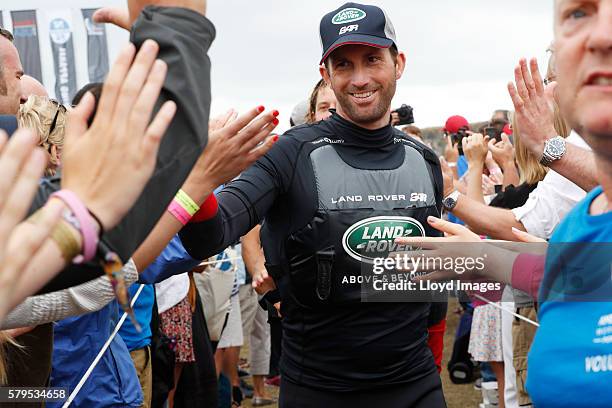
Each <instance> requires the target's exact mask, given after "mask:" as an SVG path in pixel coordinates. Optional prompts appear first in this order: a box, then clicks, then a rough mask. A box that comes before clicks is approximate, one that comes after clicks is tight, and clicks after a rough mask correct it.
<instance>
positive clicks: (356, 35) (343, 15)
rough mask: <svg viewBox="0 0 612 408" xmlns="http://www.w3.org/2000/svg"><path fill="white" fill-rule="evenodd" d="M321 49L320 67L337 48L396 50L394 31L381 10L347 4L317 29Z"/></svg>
mask: <svg viewBox="0 0 612 408" xmlns="http://www.w3.org/2000/svg"><path fill="white" fill-rule="evenodd" d="M319 33H320V35H321V46H322V47H323V56H322V57H321V62H320V64H322V63H323V62H324V61H325V60H326V59H327V57H328V56H329V54H331V53H332V51H334V50H335V49H336V48H338V47H340V46H342V45H347V44H361V45H368V46H370V47H377V48H389V47H391V46H392V45H395V46H396V47H397V41H396V38H395V29H394V28H393V24H392V23H391V20H390V19H389V17H387V14H386V13H385V12H384V10H383V9H381V8H380V7H376V6H368V5H365V4H359V3H346V4H344V5H343V6H341V7H339V8H337V9H336V10H334V11H332V12H330V13H327V14H326V15H325V16H323V18H322V19H321V25H320V28H319Z"/></svg>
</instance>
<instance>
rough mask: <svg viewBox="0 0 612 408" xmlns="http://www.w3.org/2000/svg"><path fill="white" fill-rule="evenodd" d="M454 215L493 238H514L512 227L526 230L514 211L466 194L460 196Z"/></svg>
mask: <svg viewBox="0 0 612 408" xmlns="http://www.w3.org/2000/svg"><path fill="white" fill-rule="evenodd" d="M453 215H455V216H456V217H458V218H460V219H462V220H463V221H464V222H465V223H466V224H467V225H468V226H469V228H470V229H471V230H472V231H474V232H475V233H477V234H479V235H487V236H489V237H491V238H493V239H504V240H508V241H512V240H514V239H515V238H514V235H513V234H512V227H514V228H517V229H520V230H521V231H525V228H524V227H523V224H521V223H520V222H518V221H517V220H516V218H515V216H514V214H513V213H512V211H510V210H506V209H502V208H495V207H490V206H488V205H486V204H484V202H483V203H480V202H478V201H476V200H473V199H471V198H469V197H468V196H465V195H461V196H459V199H458V200H457V205H456V206H455V208H454V209H453Z"/></svg>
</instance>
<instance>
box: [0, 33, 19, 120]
mask: <svg viewBox="0 0 612 408" xmlns="http://www.w3.org/2000/svg"><path fill="white" fill-rule="evenodd" d="M22 76H23V68H22V67H21V60H20V59H19V53H18V52H17V48H15V46H14V45H13V35H12V34H11V33H10V32H9V31H7V30H5V29H3V28H2V27H0V115H16V114H17V111H18V110H19V104H20V103H21V102H24V101H25V97H24V96H23V92H22V90H21V77H22Z"/></svg>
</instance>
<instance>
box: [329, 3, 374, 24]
mask: <svg viewBox="0 0 612 408" xmlns="http://www.w3.org/2000/svg"><path fill="white" fill-rule="evenodd" d="M365 17H366V12H365V11H363V10H359V9H358V8H354V7H349V8H345V9H342V10H340V11H339V12H338V13H337V14H336V15H335V16H334V17H333V18H332V24H348V23H352V22H353V21H359V20H362V19H364V18H365Z"/></svg>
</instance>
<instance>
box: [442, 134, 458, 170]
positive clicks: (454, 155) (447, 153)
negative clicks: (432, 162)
mask: <svg viewBox="0 0 612 408" xmlns="http://www.w3.org/2000/svg"><path fill="white" fill-rule="evenodd" d="M444 158H445V159H446V161H447V162H448V163H456V162H457V160H458V159H459V150H458V149H457V146H456V145H453V140H452V137H451V136H450V135H448V136H446V146H445V147H444Z"/></svg>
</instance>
